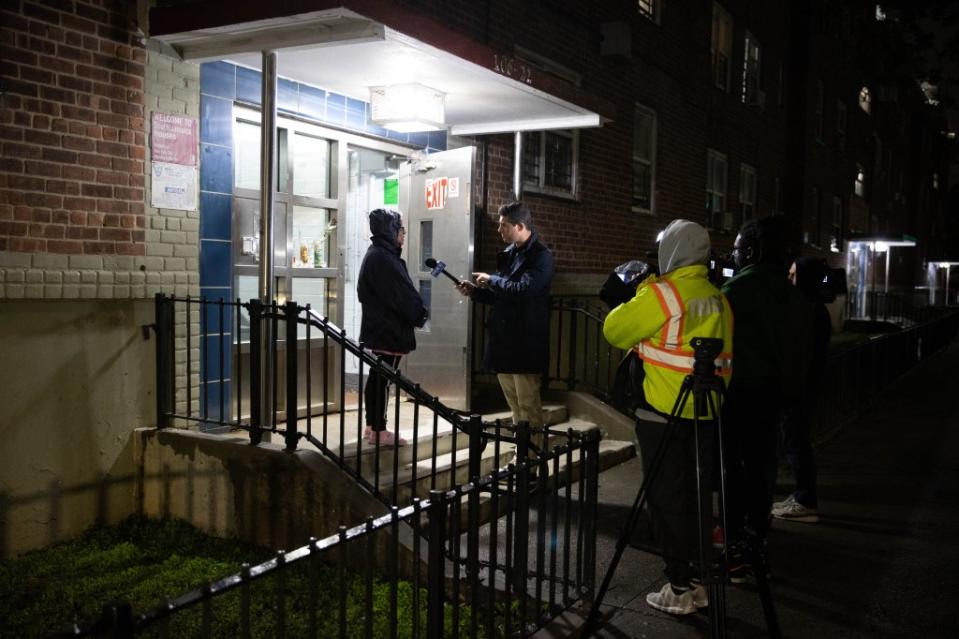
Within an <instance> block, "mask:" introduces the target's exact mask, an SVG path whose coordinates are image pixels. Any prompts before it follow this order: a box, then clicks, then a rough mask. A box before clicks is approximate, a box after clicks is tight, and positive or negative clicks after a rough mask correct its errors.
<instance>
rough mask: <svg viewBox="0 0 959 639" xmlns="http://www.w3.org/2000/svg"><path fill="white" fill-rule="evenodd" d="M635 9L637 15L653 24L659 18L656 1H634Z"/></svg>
mask: <svg viewBox="0 0 959 639" xmlns="http://www.w3.org/2000/svg"><path fill="white" fill-rule="evenodd" d="M636 9H637V10H638V11H639V15H641V16H643V17H644V18H648V19H649V20H652V21H653V22H658V21H659V16H658V14H657V11H658V10H659V2H658V0H636Z"/></svg>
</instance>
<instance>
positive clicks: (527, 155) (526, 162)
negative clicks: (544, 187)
mask: <svg viewBox="0 0 959 639" xmlns="http://www.w3.org/2000/svg"><path fill="white" fill-rule="evenodd" d="M539 154H540V134H539V133H526V134H524V135H523V182H524V183H527V184H536V185H538V184H539Z"/></svg>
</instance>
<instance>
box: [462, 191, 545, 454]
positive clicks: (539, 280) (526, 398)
mask: <svg viewBox="0 0 959 639" xmlns="http://www.w3.org/2000/svg"><path fill="white" fill-rule="evenodd" d="M498 231H499V234H500V237H501V238H502V239H503V241H504V242H506V243H507V244H508V246H507V247H506V250H504V251H502V252H500V253H499V254H498V255H497V256H496V272H495V273H492V274H490V273H473V280H474V281H473V282H463V283H462V284H460V286H459V287H458V288H459V290H460V292H461V293H462V294H463V295H466V296H469V297H472V299H473V301H475V302H479V303H480V304H492V305H493V310H492V312H491V313H490V316H489V319H488V320H487V323H486V330H487V335H486V351H485V353H484V363H485V366H486V369H487V370H491V371H495V372H496V374H497V375H496V378H497V380H498V381H499V384H500V388H502V389H503V395H505V396H506V402H507V403H508V404H509V407H510V410H511V411H512V412H513V423H519V422H521V421H528V422H529V424H530V426H531V427H533V428H542V427H543V408H542V403H541V401H540V393H539V391H540V380H541V378H542V375H543V373H545V372H546V370H547V366H548V365H549V289H550V285H551V284H552V281H553V254H552V253H551V252H550V250H549V249H548V248H546V245H545V244H543V243H542V242H541V241H540V239H539V236H538V235H537V233H536V231H535V230H534V229H533V216H532V214H531V213H530V210H529V207H528V206H526V204H524V203H522V202H510V203H509V204H504V205H503V206H501V207H500V208H499V227H498ZM536 443H538V444H540V445H543V443H544V442H543V440H542V439H540V438H537V439H536Z"/></svg>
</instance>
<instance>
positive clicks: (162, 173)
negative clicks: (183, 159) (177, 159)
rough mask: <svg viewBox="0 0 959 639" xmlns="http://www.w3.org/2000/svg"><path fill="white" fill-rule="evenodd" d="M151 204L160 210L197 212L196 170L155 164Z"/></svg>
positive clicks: (182, 166)
mask: <svg viewBox="0 0 959 639" xmlns="http://www.w3.org/2000/svg"><path fill="white" fill-rule="evenodd" d="M150 190H151V196H150V204H151V205H152V206H153V207H155V208H158V209H180V210H184V211H195V210H196V168H195V167H192V166H185V165H182V164H167V163H166V162H154V163H153V174H152V181H151V189H150Z"/></svg>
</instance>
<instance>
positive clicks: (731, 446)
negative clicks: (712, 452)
mask: <svg viewBox="0 0 959 639" xmlns="http://www.w3.org/2000/svg"><path fill="white" fill-rule="evenodd" d="M775 397H776V393H775V391H774V390H772V389H730V390H729V392H728V393H727V394H726V401H725V403H724V404H723V429H724V433H723V435H724V439H725V442H724V444H725V447H724V449H723V450H724V453H725V456H726V525H727V526H728V527H729V530H727V531H726V535H727V537H728V538H729V540H730V541H731V542H735V541H738V539H737V538H741V535H742V534H744V533H745V532H751V533H754V534H755V535H756V536H758V537H759V538H760V539H765V537H766V534H767V533H768V532H769V511H770V508H771V507H772V501H773V490H774V488H775V485H776V464H777V460H776V440H777V434H778V431H779V429H778V426H779V417H780V410H781V404H780V402H779V401H778V400H777V399H776V398H775Z"/></svg>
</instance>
